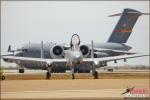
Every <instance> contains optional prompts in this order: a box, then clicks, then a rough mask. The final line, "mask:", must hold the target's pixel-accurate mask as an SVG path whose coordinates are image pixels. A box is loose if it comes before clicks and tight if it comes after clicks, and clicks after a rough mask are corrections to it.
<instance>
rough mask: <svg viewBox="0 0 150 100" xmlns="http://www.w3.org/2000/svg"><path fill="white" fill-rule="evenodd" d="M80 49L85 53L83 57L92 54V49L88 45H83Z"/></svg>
mask: <svg viewBox="0 0 150 100" xmlns="http://www.w3.org/2000/svg"><path fill="white" fill-rule="evenodd" d="M80 50H81V52H82V54H83V57H85V58H86V57H88V56H89V54H90V49H89V47H88V46H86V45H81V46H80Z"/></svg>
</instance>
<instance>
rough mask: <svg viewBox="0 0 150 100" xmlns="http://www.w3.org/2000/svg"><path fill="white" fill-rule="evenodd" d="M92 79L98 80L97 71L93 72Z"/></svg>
mask: <svg viewBox="0 0 150 100" xmlns="http://www.w3.org/2000/svg"><path fill="white" fill-rule="evenodd" d="M94 79H98V72H97V71H95V73H94Z"/></svg>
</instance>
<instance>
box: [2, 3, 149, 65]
mask: <svg viewBox="0 0 150 100" xmlns="http://www.w3.org/2000/svg"><path fill="white" fill-rule="evenodd" d="M124 8H132V9H136V10H138V11H141V12H146V13H147V12H149V1H1V48H2V50H1V52H2V54H6V53H7V49H8V45H9V44H11V45H12V48H14V49H17V48H19V47H21V46H23V45H24V44H26V43H28V42H29V41H30V42H31V43H33V42H34V43H35V42H36V43H39V42H40V41H41V40H43V41H45V42H46V41H49V42H51V41H52V42H57V43H67V42H70V37H71V35H72V34H74V33H76V34H79V36H80V38H81V41H82V42H85V43H90V41H91V40H94V41H95V42H106V41H107V39H108V38H109V36H110V34H111V32H112V30H113V29H114V27H115V25H116V24H117V22H118V20H119V18H120V17H108V15H111V14H115V13H120V12H122V11H123V9H124ZM126 44H127V45H129V46H131V47H133V49H132V51H136V52H149V16H140V17H139V19H138V21H137V23H136V24H135V27H134V28H133V32H132V34H131V36H130V38H129V40H128V42H127V43H126ZM129 63H131V64H146V65H149V57H144V58H138V59H135V60H129Z"/></svg>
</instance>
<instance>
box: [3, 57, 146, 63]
mask: <svg viewBox="0 0 150 100" xmlns="http://www.w3.org/2000/svg"><path fill="white" fill-rule="evenodd" d="M143 56H149V54H134V55H123V56H113V57H104V58H83V63H93V62H95V61H97V62H104V61H105V62H109V61H114V60H122V59H129V58H137V57H143ZM2 58H3V59H4V60H5V61H9V62H14V63H16V62H20V61H26V62H36V63H37V64H38V63H39V64H41V63H42V64H44V65H46V64H49V63H67V60H66V59H43V58H29V57H16V56H3V57H2Z"/></svg>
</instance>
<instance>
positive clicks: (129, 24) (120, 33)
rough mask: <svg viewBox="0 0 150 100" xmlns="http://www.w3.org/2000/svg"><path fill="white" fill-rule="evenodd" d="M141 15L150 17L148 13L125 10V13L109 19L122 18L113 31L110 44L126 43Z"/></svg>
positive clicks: (109, 40)
mask: <svg viewBox="0 0 150 100" xmlns="http://www.w3.org/2000/svg"><path fill="white" fill-rule="evenodd" d="M141 15H149V14H147V13H141V12H139V11H136V10H133V9H129V8H126V9H124V10H123V13H118V14H114V15H110V16H109V17H113V16H121V17H120V19H119V21H118V23H117V25H116V27H115V29H114V30H113V32H112V34H111V36H110V38H109V39H108V42H114V43H126V42H127V40H128V38H129V36H130V34H131V32H132V29H133V27H134V25H135V23H136V21H137V19H138V17H139V16H141Z"/></svg>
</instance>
